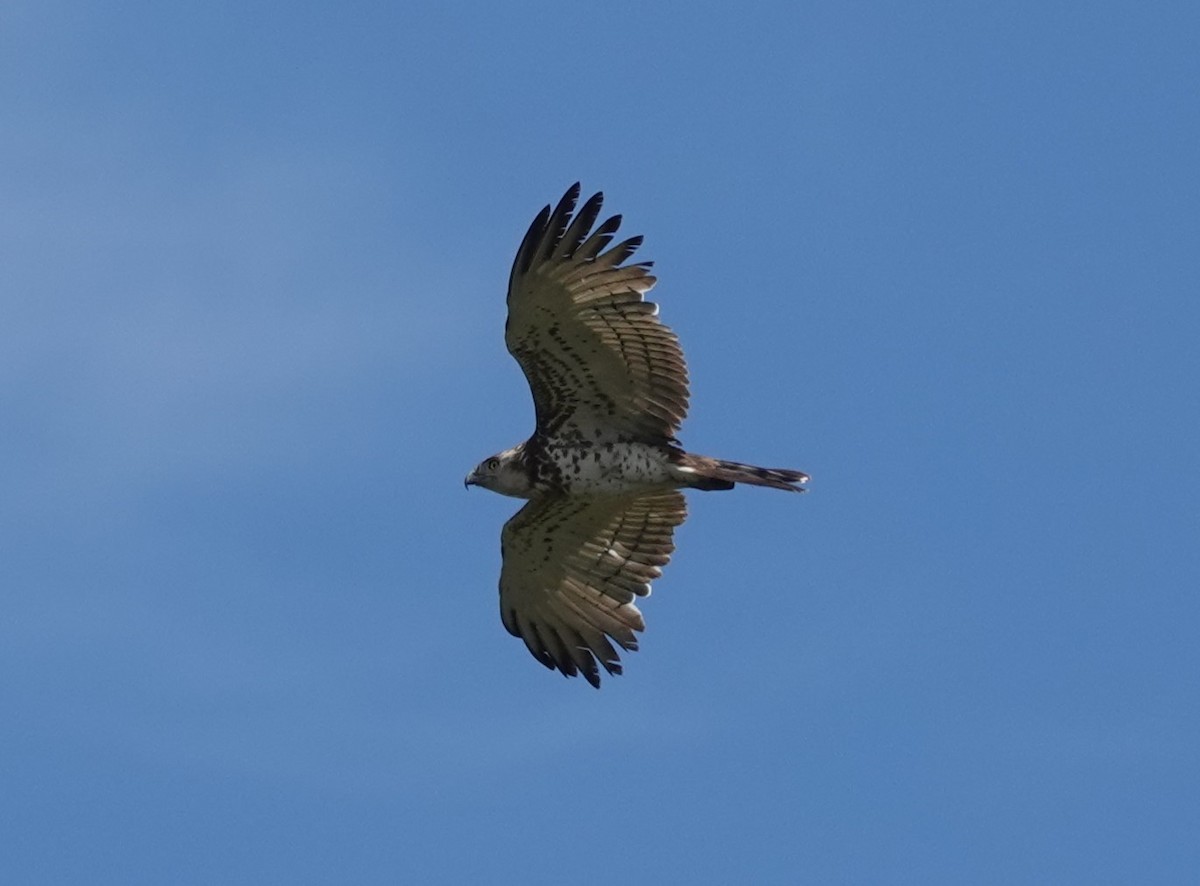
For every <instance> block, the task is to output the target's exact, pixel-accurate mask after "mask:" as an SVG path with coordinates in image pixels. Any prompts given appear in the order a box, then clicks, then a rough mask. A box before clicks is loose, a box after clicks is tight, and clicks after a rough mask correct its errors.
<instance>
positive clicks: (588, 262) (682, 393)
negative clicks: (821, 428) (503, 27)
mask: <svg viewBox="0 0 1200 886" xmlns="http://www.w3.org/2000/svg"><path fill="white" fill-rule="evenodd" d="M579 193H580V192H579V184H578V183H576V184H574V185H572V186H571V187H570V188H569V189H568V190H567V192H566V194H564V195H563V198H562V199H561V200H559V201H558V205H557V206H555V207H554V208H553V209H551V208H550V207H549V206H546V207H545V208H543V209H542V211H541V212H540V213H539V214H538V216H537V218H535V219H534V220H533V224H532V225H530V226H529V231H528V233H526V234H525V239H524V240H522V241H521V246H520V248H519V249H518V250H517V257H516V260H515V261H514V262H513V267H512V273H511V275H510V276H509V281H508V322H507V324H506V325H505V330H504V340H505V343H506V344H507V346H508V350H509V351H510V352H511V353H512V355H513V356H514V357H515V358H516V359H517V362H518V363H519V364H520V365H521V369H522V370H523V371H524V373H525V378H526V379H527V380H528V382H529V387H530V388H531V390H532V392H533V405H534V410H535V412H536V415H537V427H536V429H535V430H534V432H533V436H531V437H530V438H529V439H528V440H526V441H525V442H524V443H521V444H519V445H517V446H514V447H513V448H511V449H506V450H504V451H503V452H499V453H497V454H496V455H493V456H491V457H490V458H487V459H484V460H483V461H482V462H480V463H479V465H478V466H476V468H475V469H474V470H473V471H471V473H470V474H468V475H467V478H466V485H467V486H468V487H469V486H472V485H475V486H482V487H484V488H486V489H491V490H492V491H494V492H499V493H501V494H503V495H511V496H515V497H517V498H524V499H528V502H527V503H526V504H525V506H524V507H522V508H521V510H520V511H518V512H517V513H516V515H515V516H513V517H512V519H510V520H509V521H508V522H507V523H506V524H505V525H504V529H503V531H502V532H501V535H500V548H501V555H502V558H503V565H502V567H501V571H500V616H501V619H502V620H503V622H504V626H505V628H507V629H508V631H509V633H511V634H513V635H514V636H517V637H520V638H521V639H522V640H524V641H525V645H526V646H527V647H528V648H529V651H530V652H531V653H532V654H533V657H534V658H536V659H537V660H538V661H540V662H541V663H542V664H543V665H545V666H546V667H547V668H551V669H555V668H557V669H558V670H559V671H561V672H562V673H563V674H564V675H565V676H570V677H574V676H577V675H582V676H583V677H584V678H585V679H586V680H587V681H588V682H589V683H591V684H592V685H593V686H595V687H597V688H599V686H600V667H603V668H604V670H605V671H607V672H608V673H609V674H614V675H615V674H620V673H621V662H620V659H619V657H618V655H617V651H616V649H615V648H614V647H613V643H614V642H615V643H616V644H617V646H620V647H621V648H622V649H624V650H627V651H633V650H636V649H637V637H636V635H635V633H634V632H635V631H642V630H644V629H645V622H644V621H643V619H642V614H641V612H640V611H639V610H638V608H637V606H636V605H635V603H634V600H635V599H636V598H637V597H643V596H646V595H647V594H649V593H650V582H651V581H652V580H653V579H655V578H658V576H659V575H660V574H661V572H662V569H661V568H662V567H663V566H664V565H666V563H667V560H668V559H669V558H670V555H671V552H672V551H673V550H674V544H673V543H672V535H673V533H674V530H675V527H676V526H678V525H679V524H681V523H682V522H683V520H684V517H685V516H686V507H685V504H684V499H683V494H682V493H681V492H680V491H679V490H681V489H701V490H717V489H732V488H733V487H734V485H735V484H737V483H747V484H750V485H753V486H769V487H771V488H774V489H785V490H788V491H790V492H803V491H804V488H803V486H801V484H803V483H804V482H806V481H807V480H808V476H807V475H806V474H804V473H802V472H801V471H793V470H788V469H785V468H759V467H754V466H753V465H747V464H741V463H739V462H732V461H723V460H721V459H716V458H707V457H705V456H702V455H693V454H691V453H689V452H685V451H684V450H683V448H682V447H681V446H680V444H679V441H678V440H677V439H676V436H675V435H676V433H677V432H678V431H679V426H680V424H681V423H682V422H683V418H684V415H685V414H686V412H687V408H688V377H687V368H686V364H685V363H684V359H683V352H682V350H681V349H680V347H679V340H678V339H677V338H676V337H675V334H674V333H673V332H672V331H671V330H670V329H669V328H667V327H666V326H664V325H663V324H662V323H661V322H660V321H659V319H658V306H657V305H656V304H654V303H653V302H648V301H646V300H645V298H644V296H645V293H646V292H647V291H649V289H650V288H651V287H652V286H653V285H654V283H655V278H654V277H652V276H651V275H650V268H651V264H652V263H651V262H633V263H626V262H627V259H629V258H630V257H631V256H632V255H633V254H634V252H635V251H636V250H637V248H638V247H639V246H640V245H641V243H642V238H641V237H631V238H629V239H628V240H625V241H623V242H620V243H618V244H617V245H615V246H612V247H611V248H610V247H609V243H610V242H611V241H612V239H613V235H614V234H615V233H616V231H617V229H618V227H619V226H620V224H621V217H620V216H619V215H617V216H613V217H612V218H609V219H608V220H607V221H605V222H603V223H601V224H600V225H599V227H596V228H595V230H593V226H594V225H595V224H596V219H597V218H598V217H599V215H600V207H601V204H602V202H603V200H604V195H603V194H599V193H597V194H594V195H593V196H592V197H591V198H590V199H589V200H587V202H585V203H584V204H583V206H582V207H581V208H580V209H579V212H578V213H575V206H576V203H577V202H578V200H579Z"/></svg>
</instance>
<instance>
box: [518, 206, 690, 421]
mask: <svg viewBox="0 0 1200 886" xmlns="http://www.w3.org/2000/svg"><path fill="white" fill-rule="evenodd" d="M578 199H579V185H578V184H575V185H574V186H572V187H571V188H570V189H569V190H568V191H567V193H566V194H565V195H564V196H563V198H562V200H560V201H559V203H558V206H556V207H555V208H554V209H553V211H552V210H551V209H550V207H549V206H547V207H545V208H544V209H543V210H542V212H541V213H540V214H539V215H538V217H537V218H536V219H534V221H533V224H532V225H531V226H530V228H529V231H528V233H527V234H526V235H525V239H524V240H523V241H522V243H521V247H520V249H518V251H517V258H516V261H515V262H514V263H513V269H512V275H511V276H510V278H509V284H508V323H507V325H506V326H505V342H506V343H507V345H508V349H509V351H510V352H511V353H512V355H513V356H514V357H516V358H517V362H518V363H520V364H521V369H522V370H524V372H525V377H526V379H528V381H529V387H530V388H531V389H532V391H533V401H534V407H535V409H536V411H537V426H538V432H539V433H540V434H541V435H542V436H543V437H555V436H559V435H567V434H568V433H569V431H570V429H571V428H574V429H575V430H576V431H582V432H583V433H585V434H589V432H591V431H592V430H593V429H595V428H606V429H607V428H612V429H616V430H618V431H622V432H624V433H625V434H628V435H631V436H632V437H634V438H636V439H641V440H645V441H647V442H664V443H665V442H670V441H672V440H673V439H674V437H675V434H676V433H677V432H678V430H679V425H680V424H681V423H682V421H683V418H684V416H685V415H686V413H687V407H688V386H687V385H688V378H687V366H686V364H685V363H684V359H683V352H682V350H681V349H680V347H679V340H678V339H677V338H676V337H675V334H674V333H673V332H672V331H671V330H670V329H668V328H667V327H666V326H664V325H663V324H662V323H660V322H659V320H658V317H657V314H658V306H657V305H656V304H654V303H653V302H648V301H645V300H644V298H643V295H644V294H645V293H646V292H647V291H649V289H650V288H651V287H652V286H653V285H654V282H655V281H654V277H652V276H651V275H650V273H649V269H650V266H651V262H636V263H634V264H628V265H623V264H622V263H623V262H624V261H625V260H626V259H628V258H629V257H630V256H631V255H633V253H634V251H635V250H636V249H637V248H638V246H640V245H641V242H642V238H641V237H631V238H629V239H628V240H625V241H623V242H621V243H618V244H617V245H616V246H613V247H612V248H611V249H607V251H605V250H606V247H607V246H608V244H609V242H610V241H611V240H612V238H613V234H614V233H616V231H617V228H618V227H619V226H620V224H621V217H620V216H619V215H617V216H613V217H612V218H610V219H608V220H607V221H605V222H603V223H602V224H601V225H600V226H599V227H597V228H596V229H595V230H594V231H593V230H592V226H593V225H594V224H595V222H596V219H597V217H598V216H599V214H600V206H601V203H602V202H603V199H604V198H603V195H602V194H595V195H593V196H592V197H591V198H590V199H589V200H588V201H587V202H586V203H584V205H583V206H582V207H581V208H580V210H579V212H578V214H576V215H575V216H574V218H572V217H571V213H572V211H573V210H574V208H575V204H576V201H577V200H578ZM589 435H590V434H589Z"/></svg>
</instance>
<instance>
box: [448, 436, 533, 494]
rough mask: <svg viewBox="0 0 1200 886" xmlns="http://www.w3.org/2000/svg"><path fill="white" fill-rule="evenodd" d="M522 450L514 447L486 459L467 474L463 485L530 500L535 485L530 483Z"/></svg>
mask: <svg viewBox="0 0 1200 886" xmlns="http://www.w3.org/2000/svg"><path fill="white" fill-rule="evenodd" d="M521 450H522V447H520V446H514V447H513V448H512V449H506V450H504V451H503V452H498V453H496V454H495V455H493V456H491V457H490V458H485V459H484V460H483V461H481V462H480V463H479V464H477V465H476V466H475V470H473V471H471V473H469V474H467V478H466V480H464V481H463V485H464V486H482V487H483V488H484V489H490V490H492V492H499V493H500V494H501V495H511V496H513V497H514V498H529V497H530V495H532V494H533V485H532V484H531V483H530V482H529V472H528V470H526V468H525V461H524V459H523V458H522V451H521Z"/></svg>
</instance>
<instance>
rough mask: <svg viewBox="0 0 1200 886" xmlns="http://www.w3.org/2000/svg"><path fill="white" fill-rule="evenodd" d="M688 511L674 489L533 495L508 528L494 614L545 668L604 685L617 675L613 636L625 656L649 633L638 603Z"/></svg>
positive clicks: (665, 558)
mask: <svg viewBox="0 0 1200 886" xmlns="http://www.w3.org/2000/svg"><path fill="white" fill-rule="evenodd" d="M686 516H687V506H686V505H685V503H684V499H683V494H682V493H681V492H678V491H674V490H672V491H669V492H658V493H652V494H649V495H641V496H549V497H545V498H539V499H534V500H532V501H530V502H529V503H528V504H526V505H525V507H523V508H521V510H520V511H518V512H517V513H516V515H514V516H513V518H512V519H511V520H509V521H508V522H507V523H506V524H505V525H504V530H503V532H502V533H501V535H500V547H501V551H502V553H503V557H504V565H503V567H502V568H501V571H500V617H501V619H502V620H503V621H504V627H506V628H507V629H508V632H509V633H510V634H512V635H513V636H515V637H520V638H521V639H522V640H524V641H525V645H526V646H527V647H529V651H530V652H531V653H532V654H533V657H534V658H536V659H537V660H538V661H540V662H541V663H542V664H544V665H545V666H546V667H548V668H557V669H558V670H560V671H562V672H563V674H565V675H567V676H570V677H574V676H576V675H577V674H582V675H583V677H584V678H585V679H586V680H587V681H588V682H589V683H591V684H592V685H593V686H595V687H597V688H599V686H600V671H599V668H598V667H597V663H599V665H600V666H602V667H603V668H604V669H605V670H606V671H608V673H610V674H619V673H621V663H620V658H619V657H618V655H617V651H616V649H614V648H613V645H612V643H610V642H609V640H610V639H611V640H613V641H615V642H616V643H617V645H618V646H620V647H621V648H622V649H625V650H628V651H630V652H632V651H634V650H636V649H637V637H636V636H635V634H634V631H642V630H645V627H646V624H645V622H644V621H643V620H642V613H641V612H640V611H639V610H638V608H637V606H636V605H634V599H635V598H637V597H643V596H645V595H647V594H649V593H650V582H651V581H653V580H654V579H656V578H658V576H659V575H661V574H662V567H663V566H665V565H666V563H667V561H668V560H669V559H670V557H671V552H672V551H673V550H674V549H675V545H674V543H673V542H672V540H671V538H672V535H673V533H674V531H675V527H676V526H678V525H679V524H680V523H682V522H683V520H684V518H685V517H686Z"/></svg>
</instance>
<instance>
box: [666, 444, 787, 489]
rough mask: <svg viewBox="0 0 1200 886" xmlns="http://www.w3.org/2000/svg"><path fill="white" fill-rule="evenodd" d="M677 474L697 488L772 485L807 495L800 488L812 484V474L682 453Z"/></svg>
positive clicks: (772, 486)
mask: <svg viewBox="0 0 1200 886" xmlns="http://www.w3.org/2000/svg"><path fill="white" fill-rule="evenodd" d="M675 475H676V477H677V478H678V479H679V480H680V481H681V482H682V483H683V484H684V485H685V486H690V487H691V488H693V489H704V490H716V489H732V488H733V486H734V484H735V483H748V484H750V485H751V486H769V487H771V488H772V489H786V490H787V491H788V492H805V491H807V490H805V488H804V487H803V486H802V485H800V484H802V483H807V482H808V474H806V473H804V472H803V471H792V470H789V469H788V468H759V467H755V466H754V465H744V464H742V463H741V462H736V461H725V460H723V459H719V458H708V457H707V456H703V455H692V454H691V453H689V452H681V453H679V455H677V456H676V458H675Z"/></svg>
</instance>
